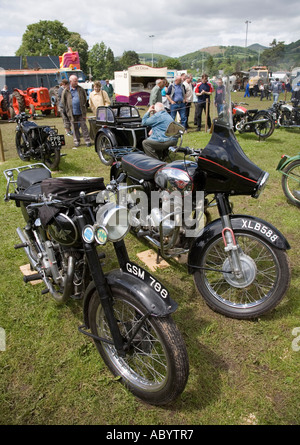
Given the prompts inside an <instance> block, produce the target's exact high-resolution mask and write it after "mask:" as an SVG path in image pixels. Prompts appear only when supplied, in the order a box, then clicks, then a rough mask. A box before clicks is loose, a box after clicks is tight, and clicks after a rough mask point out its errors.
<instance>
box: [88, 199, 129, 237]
mask: <svg viewBox="0 0 300 445" xmlns="http://www.w3.org/2000/svg"><path fill="white" fill-rule="evenodd" d="M96 221H97V224H98V225H99V226H100V227H103V228H105V229H106V231H107V237H108V240H109V241H112V242H115V241H119V240H121V239H122V238H124V236H125V235H126V234H127V233H128V231H129V228H130V224H129V218H128V210H127V208H126V207H123V206H119V205H118V204H116V203H114V202H109V203H107V204H104V205H103V206H102V207H100V208H99V210H98V211H97V214H96Z"/></svg>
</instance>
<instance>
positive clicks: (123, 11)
mask: <svg viewBox="0 0 300 445" xmlns="http://www.w3.org/2000/svg"><path fill="white" fill-rule="evenodd" d="M246 5H247V7H246ZM0 15H1V18H2V21H1V22H2V23H1V29H0V36H1V50H0V55H2V56H4V55H14V54H15V51H16V50H17V49H18V48H19V46H20V45H21V41H22V35H23V33H24V32H25V30H26V27H27V25H29V24H32V23H37V22H38V21H39V20H59V21H61V22H62V23H64V25H65V26H66V27H67V28H68V29H69V30H70V31H76V32H79V33H80V34H81V36H82V37H83V38H84V39H85V40H86V41H87V42H88V44H89V46H90V47H92V46H93V45H94V44H95V43H100V42H101V41H103V42H104V43H105V44H106V46H108V47H110V48H111V49H112V50H113V52H114V54H115V56H119V55H122V53H123V52H124V51H125V50H134V51H136V52H152V46H153V51H154V52H156V53H160V54H166V55H169V56H171V57H177V56H180V55H183V54H186V53H189V52H193V51H196V50H198V49H201V48H203V47H206V46H213V45H240V46H244V45H245V34H246V25H245V21H246V20H249V21H251V23H249V26H248V39H247V41H248V44H249V45H251V44H253V43H260V44H262V45H265V46H268V45H269V43H270V42H272V40H273V39H274V38H275V39H277V41H285V43H291V42H293V41H296V40H299V39H300V32H299V23H300V9H299V7H298V2H297V3H296V1H294V0H291V1H290V2H289V4H288V5H287V7H285V6H284V5H283V4H282V1H281V0H273V1H270V0H266V1H264V2H260V1H258V0H252V2H250V3H248V4H245V3H243V2H237V1H236V0H229V1H228V2H223V1H221V0H212V2H210V3H209V5H206V6H203V5H202V4H201V3H200V2H199V0H190V1H189V2H188V3H185V2H183V1H182V0H172V1H166V0H160V1H158V0H152V1H151V2H145V1H143V0H131V1H130V2H125V1H121V0H110V1H106V2H104V1H103V0H91V1H89V2H86V3H84V2H74V0H65V1H64V2H62V1H61V0H52V1H45V0H44V1H42V0H41V1H40V2H36V1H35V0H26V1H25V2H24V1H20V0H14V2H11V1H8V0H1V3H0ZM149 35H154V36H155V38H153V39H150V38H149Z"/></svg>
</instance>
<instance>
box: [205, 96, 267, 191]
mask: <svg viewBox="0 0 300 445" xmlns="http://www.w3.org/2000/svg"><path fill="white" fill-rule="evenodd" d="M226 90H227V91H226V100H225V101H224V102H225V104H224V109H223V111H222V113H221V114H220V116H219V117H218V118H217V119H215V120H214V123H213V133H212V137H211V139H210V141H209V143H208V144H207V146H206V147H205V148H204V150H202V152H201V155H200V156H199V158H198V167H199V169H200V170H201V171H202V172H205V175H206V181H205V186H204V189H205V191H206V192H207V193H218V192H219V193H230V194H231V195H255V192H256V189H257V187H258V183H259V180H260V179H261V178H262V177H263V175H264V174H265V172H264V171H263V170H261V169H260V168H259V167H258V166H257V165H255V164H254V163H253V162H252V161H251V160H250V159H249V158H248V157H247V156H246V155H245V153H244V152H243V150H242V148H241V146H240V145H239V143H238V141H237V139H236V137H235V134H234V132H233V125H232V114H231V98H230V91H229V88H226Z"/></svg>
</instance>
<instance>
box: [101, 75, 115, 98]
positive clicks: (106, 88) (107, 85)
mask: <svg viewBox="0 0 300 445" xmlns="http://www.w3.org/2000/svg"><path fill="white" fill-rule="evenodd" d="M102 90H103V91H106V93H107V94H108V97H109V100H110V101H111V100H112V97H113V95H114V88H113V86H112V84H111V83H109V80H108V79H106V81H105V85H104V86H103V88H102Z"/></svg>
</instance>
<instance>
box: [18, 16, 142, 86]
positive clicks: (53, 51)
mask: <svg viewBox="0 0 300 445" xmlns="http://www.w3.org/2000/svg"><path fill="white" fill-rule="evenodd" d="M69 47H70V48H72V50H73V51H78V54H79V58H80V67H81V69H82V71H83V72H84V73H85V74H89V73H91V74H92V76H93V79H95V80H96V79H107V78H108V79H113V77H114V71H120V70H123V69H127V68H128V66H130V65H135V64H138V63H139V56H138V54H137V53H136V52H135V51H124V53H123V55H122V57H120V58H119V59H117V58H115V56H114V53H113V51H112V50H111V48H109V47H107V46H106V45H105V43H104V42H100V43H96V44H95V45H93V47H92V48H91V49H90V50H89V46H88V43H87V42H86V41H85V40H84V39H83V38H82V37H81V35H80V34H79V33H77V32H72V31H69V30H68V29H67V28H66V27H65V26H64V24H63V23H61V22H60V21H58V20H54V21H51V20H40V21H39V22H38V23H33V24H31V25H28V26H27V29H26V31H25V32H24V34H23V36H22V44H21V46H20V48H19V49H18V50H17V51H16V56H22V57H24V63H26V60H25V57H26V56H61V55H62V54H63V53H64V52H66V51H67V50H68V48H69Z"/></svg>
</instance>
